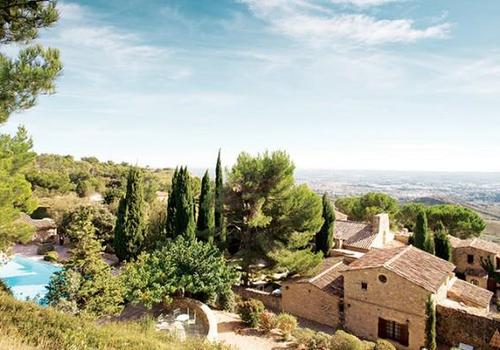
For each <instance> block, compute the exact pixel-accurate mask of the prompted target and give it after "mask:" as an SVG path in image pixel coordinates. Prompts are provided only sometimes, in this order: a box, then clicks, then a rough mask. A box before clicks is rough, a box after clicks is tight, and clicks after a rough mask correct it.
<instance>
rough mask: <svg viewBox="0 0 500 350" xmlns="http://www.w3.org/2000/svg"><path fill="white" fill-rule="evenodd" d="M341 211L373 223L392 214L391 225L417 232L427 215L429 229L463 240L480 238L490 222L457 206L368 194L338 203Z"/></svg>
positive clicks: (471, 211) (382, 194)
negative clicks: (405, 201) (381, 215)
mask: <svg viewBox="0 0 500 350" xmlns="http://www.w3.org/2000/svg"><path fill="white" fill-rule="evenodd" d="M335 206H336V207H337V209H338V210H340V211H341V212H343V213H344V214H346V215H348V217H349V219H350V220H354V221H365V222H370V221H371V220H372V218H373V215H375V214H378V213H388V214H389V217H390V219H391V224H392V225H393V226H394V228H396V227H400V228H402V227H404V228H407V229H408V230H409V231H412V232H413V231H415V229H416V224H417V217H418V215H419V213H422V212H423V213H425V216H426V220H427V222H428V227H429V229H430V230H432V231H434V232H438V231H441V230H442V228H443V227H444V229H445V230H446V231H447V232H448V233H449V234H451V235H453V236H456V237H459V238H468V237H473V236H479V235H480V234H481V232H482V231H483V230H484V229H485V227H486V223H485V222H484V220H483V219H482V218H481V217H480V216H479V215H478V214H477V213H476V212H475V211H473V210H471V209H469V208H465V207H462V206H459V205H455V204H438V205H426V204H422V203H408V204H404V205H400V204H399V203H398V201H397V200H396V199H395V198H392V197H391V196H389V195H387V194H384V193H375V192H372V193H367V194H365V195H363V196H355V197H343V198H339V199H337V200H336V202H335Z"/></svg>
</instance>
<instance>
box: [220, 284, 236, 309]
mask: <svg viewBox="0 0 500 350" xmlns="http://www.w3.org/2000/svg"><path fill="white" fill-rule="evenodd" d="M235 299H236V298H235V295H234V292H233V290H232V289H231V288H227V289H225V290H222V291H221V292H220V293H219V300H218V304H219V307H220V308H221V309H222V310H225V311H229V312H233V311H234V308H235V307H236V300H235Z"/></svg>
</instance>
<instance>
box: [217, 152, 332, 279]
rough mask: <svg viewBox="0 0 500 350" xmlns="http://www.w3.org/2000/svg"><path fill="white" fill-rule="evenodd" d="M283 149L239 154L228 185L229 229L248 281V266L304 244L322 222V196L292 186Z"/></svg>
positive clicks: (272, 259) (305, 246) (290, 166)
mask: <svg viewBox="0 0 500 350" xmlns="http://www.w3.org/2000/svg"><path fill="white" fill-rule="evenodd" d="M294 168H295V167H294V165H293V163H292V162H291V161H290V158H289V156H288V155H287V154H286V153H285V152H281V151H278V152H273V153H271V154H270V153H268V152H265V153H263V154H259V155H257V156H256V157H252V156H250V155H249V154H247V153H241V154H240V155H239V157H238V160H237V162H236V164H235V165H234V166H233V168H232V169H231V173H230V174H229V178H228V184H227V196H226V198H225V201H226V207H227V218H228V229H230V234H231V237H232V239H233V240H235V241H236V242H237V244H235V246H236V250H237V256H239V257H241V258H242V266H243V269H244V271H245V272H246V274H245V278H246V280H245V281H247V279H248V274H249V272H250V267H251V265H254V264H256V263H257V262H260V261H261V260H262V259H264V260H267V261H268V262H270V263H276V261H278V260H279V259H277V255H276V253H283V254H286V252H287V251H296V250H300V249H308V247H309V246H308V245H309V241H310V240H311V239H312V238H313V236H314V234H315V233H316V232H317V231H318V230H319V228H320V227H321V224H322V221H323V220H322V218H321V210H322V209H321V198H320V197H319V196H318V195H316V194H315V193H314V192H312V191H311V190H310V189H309V188H308V187H307V186H306V185H295V183H294V178H293V172H294Z"/></svg>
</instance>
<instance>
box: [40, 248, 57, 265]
mask: <svg viewBox="0 0 500 350" xmlns="http://www.w3.org/2000/svg"><path fill="white" fill-rule="evenodd" d="M43 260H45V261H49V262H57V261H58V260H59V255H58V254H57V252H56V251H54V250H52V251H50V252H47V253H46V254H45V256H44V257H43Z"/></svg>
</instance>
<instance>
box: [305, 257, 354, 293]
mask: <svg viewBox="0 0 500 350" xmlns="http://www.w3.org/2000/svg"><path fill="white" fill-rule="evenodd" d="M346 267H347V265H345V264H344V263H343V259H342V258H339V257H336V258H327V259H325V260H323V262H322V264H321V265H320V267H319V273H318V274H316V275H315V276H314V277H310V278H302V279H300V280H299V281H298V282H299V283H309V284H312V285H313V286H315V287H317V288H319V289H321V290H323V291H325V292H326V293H328V294H331V295H335V296H339V297H342V296H343V295H344V276H342V273H341V272H342V271H343V270H345V269H346Z"/></svg>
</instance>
